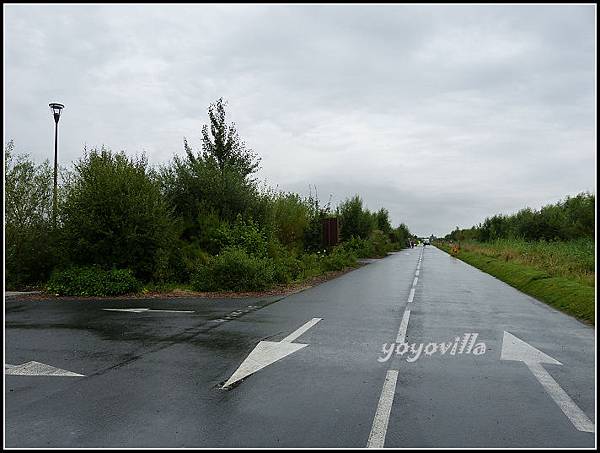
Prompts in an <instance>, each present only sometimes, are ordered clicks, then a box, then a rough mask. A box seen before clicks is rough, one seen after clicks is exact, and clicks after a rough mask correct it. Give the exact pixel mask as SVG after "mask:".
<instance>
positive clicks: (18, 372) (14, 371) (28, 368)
mask: <svg viewBox="0 0 600 453" xmlns="http://www.w3.org/2000/svg"><path fill="white" fill-rule="evenodd" d="M4 374H7V375H10V376H84V375H83V374H79V373H73V372H72V371H67V370H62V369H60V368H56V367H53V366H50V365H46V364H45V363H40V362H35V361H31V362H27V363H23V364H22V365H4Z"/></svg>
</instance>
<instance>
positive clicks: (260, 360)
mask: <svg viewBox="0 0 600 453" xmlns="http://www.w3.org/2000/svg"><path fill="white" fill-rule="evenodd" d="M321 319H322V318H313V319H311V320H310V321H308V322H307V323H306V324H304V325H303V326H302V327H300V328H299V329H297V330H295V331H294V332H292V333H291V334H290V335H288V336H287V337H285V338H284V339H283V340H281V341H261V342H259V343H258V344H257V345H256V347H255V348H254V349H253V350H252V352H251V353H250V354H249V355H248V357H246V360H244V361H243V362H242V364H241V365H240V366H239V368H238V369H237V370H236V371H235V372H234V373H233V374H232V375H231V377H230V378H229V379H228V380H227V382H225V384H223V388H226V387H229V386H230V385H231V384H234V383H236V382H237V381H239V380H241V379H244V378H245V377H247V376H250V375H251V374H254V373H256V372H257V371H259V370H261V369H263V368H264V367H266V366H268V365H271V364H272V363H275V362H277V361H278V360H281V359H283V358H284V357H286V356H288V355H290V354H292V353H294V352H296V351H299V350H300V349H302V348H305V347H306V346H308V345H307V344H301V343H292V341H293V340H295V339H296V338H298V337H299V336H300V335H302V334H303V333H305V332H306V331H307V330H308V329H310V328H311V327H313V326H314V325H315V324H316V323H318V322H319V321H321Z"/></svg>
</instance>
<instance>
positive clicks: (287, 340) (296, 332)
mask: <svg viewBox="0 0 600 453" xmlns="http://www.w3.org/2000/svg"><path fill="white" fill-rule="evenodd" d="M321 319H323V318H313V319H311V320H310V321H308V322H307V323H306V324H304V325H303V326H302V327H300V328H299V329H297V330H294V331H293V332H292V333H291V334H289V335H288V336H287V337H285V338H284V339H283V340H281V342H285V343H291V342H292V341H294V340H295V339H296V338H298V337H299V336H300V335H302V334H303V333H304V332H306V331H307V330H308V329H310V328H311V327H312V326H314V325H315V324H316V323H318V322H319V321H321Z"/></svg>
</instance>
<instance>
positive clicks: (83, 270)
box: [46, 266, 142, 296]
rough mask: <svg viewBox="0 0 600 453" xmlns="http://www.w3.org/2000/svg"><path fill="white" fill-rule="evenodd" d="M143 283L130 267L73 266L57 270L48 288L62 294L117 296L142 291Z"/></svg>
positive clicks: (51, 291) (49, 290) (52, 291)
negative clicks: (107, 268)
mask: <svg viewBox="0 0 600 453" xmlns="http://www.w3.org/2000/svg"><path fill="white" fill-rule="evenodd" d="M141 288H142V285H141V283H140V282H139V280H138V279H136V278H135V276H134V275H133V272H132V271H131V270H129V269H111V270H104V269H101V268H99V267H94V266H89V267H86V266H84V267H71V268H69V269H66V270H62V271H55V272H53V273H52V275H51V276H50V280H49V281H48V284H47V286H46V290H47V291H48V292H50V293H53V294H58V295H60V296H117V295H120V294H130V293H135V292H138V291H140V290H141Z"/></svg>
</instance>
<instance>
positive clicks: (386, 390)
mask: <svg viewBox="0 0 600 453" xmlns="http://www.w3.org/2000/svg"><path fill="white" fill-rule="evenodd" d="M397 381H398V371H397V370H388V372H387V374H386V376H385V382H384V384H383V389H382V390H381V396H380V397H379V404H378V405H377V411H376V412H375V418H374V419H373V426H372V427H371V433H370V434H369V440H368V442H367V448H383V445H384V443H385V435H386V433H387V427H388V422H389V420H390V413H391V412H392V403H393V402H394V393H395V392H396V382H397Z"/></svg>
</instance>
